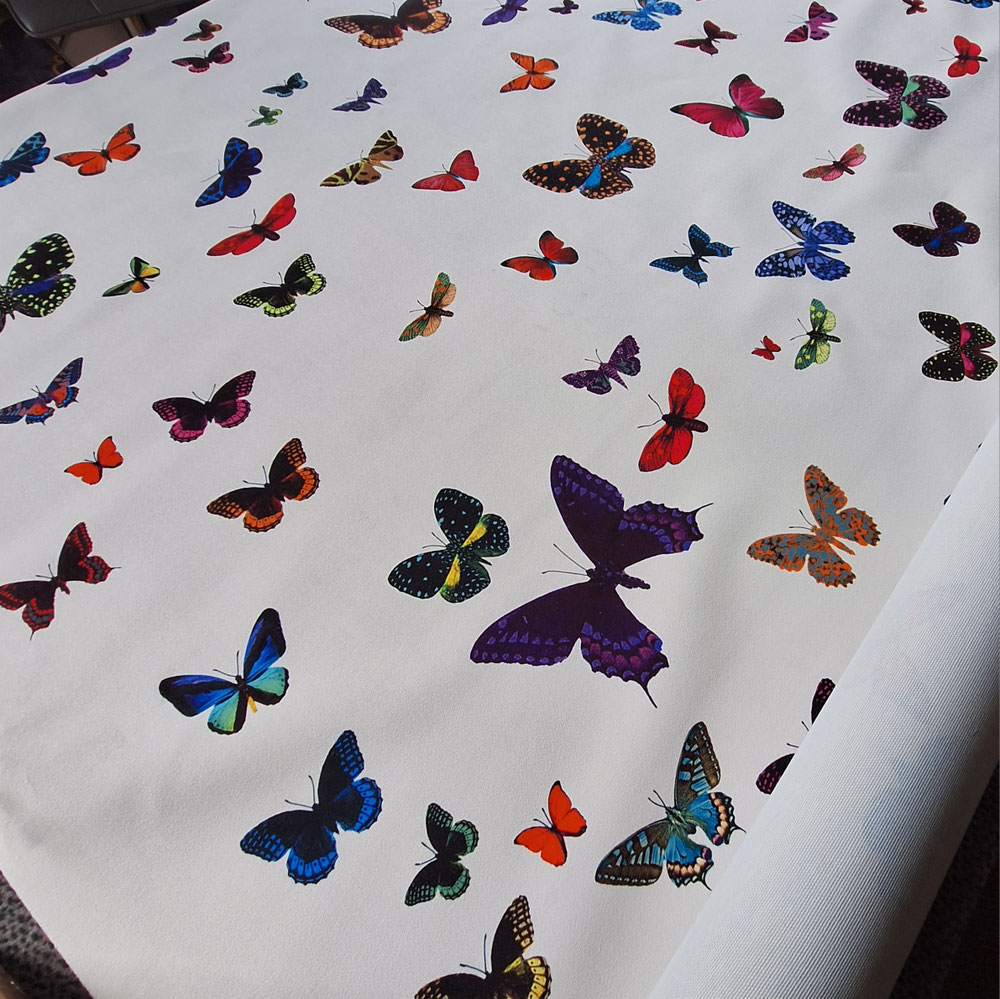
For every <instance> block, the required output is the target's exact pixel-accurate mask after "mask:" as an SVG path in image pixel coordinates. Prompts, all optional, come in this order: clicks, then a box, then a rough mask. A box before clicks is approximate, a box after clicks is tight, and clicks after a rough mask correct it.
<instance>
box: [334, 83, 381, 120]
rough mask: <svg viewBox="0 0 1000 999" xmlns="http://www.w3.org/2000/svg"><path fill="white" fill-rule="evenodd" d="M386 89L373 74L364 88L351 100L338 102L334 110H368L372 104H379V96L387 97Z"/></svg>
mask: <svg viewBox="0 0 1000 999" xmlns="http://www.w3.org/2000/svg"><path fill="white" fill-rule="evenodd" d="M388 96H389V94H388V91H387V90H386V89H385V87H383V86H382V84H381V83H379V82H378V80H376V79H375V77H374V76H373V77H372V78H371V79H370V80H369V81H368V82H367V83H366V84H365V89H364V90H363V91H362V92H361V93H360V94H356V95H355V98H354V100H353V101H347V102H346V103H344V104H338V105H337V106H336V107H335V108H333V109H332V110H334V111H368V110H369V109H370V108H371V106H372V105H373V104H381V103H382V102H381V100H379V98H381V97H388Z"/></svg>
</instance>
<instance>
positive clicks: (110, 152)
mask: <svg viewBox="0 0 1000 999" xmlns="http://www.w3.org/2000/svg"><path fill="white" fill-rule="evenodd" d="M134 138H135V128H134V126H132V125H131V124H128V125H123V126H122V127H121V128H120V129H118V131H117V132H115V134H114V135H112V136H111V138H110V139H109V140H108V144H107V145H106V146H105V147H104V148H103V149H93V150H90V149H88V150H83V151H81V152H75V153H60V154H59V155H58V156H56V157H54V159H56V160H58V161H59V162H60V163H65V164H66V165H67V166H70V167H79V169H78V170H77V173H78V174H80V175H81V176H82V177H93V176H95V175H96V174H99V173H104V171H105V170H106V169H107V166H108V164H109V163H114V162H118V163H122V162H125V161H127V160H130V159H132V157H133V156H135V155H137V154H138V152H139V150H140V149H141V148H142V147H141V146H140V145H139V144H138V143H137V142H133V141H132V140H133V139H134Z"/></svg>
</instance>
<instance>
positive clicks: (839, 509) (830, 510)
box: [747, 465, 879, 586]
mask: <svg viewBox="0 0 1000 999" xmlns="http://www.w3.org/2000/svg"><path fill="white" fill-rule="evenodd" d="M805 489H806V500H807V502H808V503H809V509H810V510H811V511H812V515H813V517H815V518H816V523H815V524H814V525H813V526H812V527H810V528H809V530H810V533H809V534H774V535H771V536H770V537H767V538H761V539H760V540H759V541H755V542H754V543H753V544H752V545H750V547H749V548H748V549H747V554H748V555H749V556H750V557H751V558H753V559H757V560H758V561H759V562H768V563H770V564H771V565H776V566H777V567H778V568H779V569H784V570H785V571H786V572H800V571H801V570H802V568H803V566H805V565H806V563H807V562H808V564H809V575H810V576H812V577H813V579H815V580H816V582H817V583H822V584H823V585H824V586H849V585H850V584H851V583H853V582H854V579H855V575H854V573H853V572H852V571H851V567H850V565H848V564H847V562H845V561H844V560H843V559H842V558H841V557H840V556H839V555H838V554H837V552H838V551H841V552H846V553H847V554H848V555H853V554H854V552H853V551H852V550H851V549H850V548H848V547H847V545H845V544H844V543H843V541H841V540H839V539H841V538H844V539H848V540H851V541H854V542H855V543H857V544H859V545H871V546H872V547H874V546H875V545H877V544H878V541H879V531H878V527H877V526H876V525H875V521H874V520H872V518H871V517H869V516H868V514H867V513H865V511H864V510H859V509H857V508H856V507H847V496H846V495H845V493H844V491H843V490H842V489H841V488H840V487H839V486H837V485H836V484H834V483H833V482H832V481H831V480H830V479H829V478H828V477H827V475H826V474H825V473H824V472H823V470H822V469H821V468H819V467H818V466H816V465H810V466H809V467H808V468H807V469H806V472H805ZM845 507H846V509H845Z"/></svg>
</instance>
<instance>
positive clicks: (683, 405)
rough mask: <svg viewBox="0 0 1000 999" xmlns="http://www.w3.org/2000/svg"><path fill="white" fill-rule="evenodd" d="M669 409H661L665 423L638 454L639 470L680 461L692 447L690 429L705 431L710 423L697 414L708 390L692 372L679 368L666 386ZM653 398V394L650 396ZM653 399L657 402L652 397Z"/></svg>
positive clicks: (651, 470) (653, 468)
mask: <svg viewBox="0 0 1000 999" xmlns="http://www.w3.org/2000/svg"><path fill="white" fill-rule="evenodd" d="M667 394H668V395H669V397H670V412H669V413H662V411H661V419H662V420H663V423H664V426H662V427H660V429H659V430H657V431H656V433H655V434H653V436H652V437H650V438H649V440H648V441H647V442H646V446H645V447H644V448H643V449H642V454H641V455H639V471H640V472H655V471H656V469H658V468H663V466H664V465H666V464H670V465H679V464H680V463H681V462H682V461H683V460H684V459H685V458H686V457H687V456H688V451H690V450H691V442H692V441H693V440H694V438H693V437H692V436H691V432H692V431H694V432H695V433H699V434H703V433H704V432H705V431H706V430H708V424H707V423H702V421H701V420H696V419H695V417H696V416H697V415H698V414H699V413H700V412H701V411H702V410H703V409H704V408H705V390H704V389H703V388H702V387H701V386H700V385H696V384H695V381H694V379H693V378H692V377H691V375H690V373H689V372H687V371H685V370H684V369H683V368H677V369H676V370H675V371H674V373H673V374H672V375H671V376H670V386H669V388H668V389H667ZM650 398H651V399H652V398H653V397H652V396H650ZM653 402H656V400H655V399H653Z"/></svg>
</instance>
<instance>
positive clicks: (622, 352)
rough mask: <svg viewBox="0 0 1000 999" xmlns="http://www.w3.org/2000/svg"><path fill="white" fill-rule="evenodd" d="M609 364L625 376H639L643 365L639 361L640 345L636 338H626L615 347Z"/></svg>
mask: <svg viewBox="0 0 1000 999" xmlns="http://www.w3.org/2000/svg"><path fill="white" fill-rule="evenodd" d="M608 364H610V365H613V366H614V367H615V368H617V369H618V370H619V371H621V372H622V374H625V375H637V374H639V371H640V370H641V369H642V364H641V362H640V361H639V344H637V343H636V342H635V337H634V336H627V337H625V338H624V339H623V340H622V341H621V343H619V344H618V346H617V347H615V349H614V350H613V351H612V352H611V357H610V358H608ZM622 385H625V383H624V382H622ZM627 387H628V386H626V388H627Z"/></svg>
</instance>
